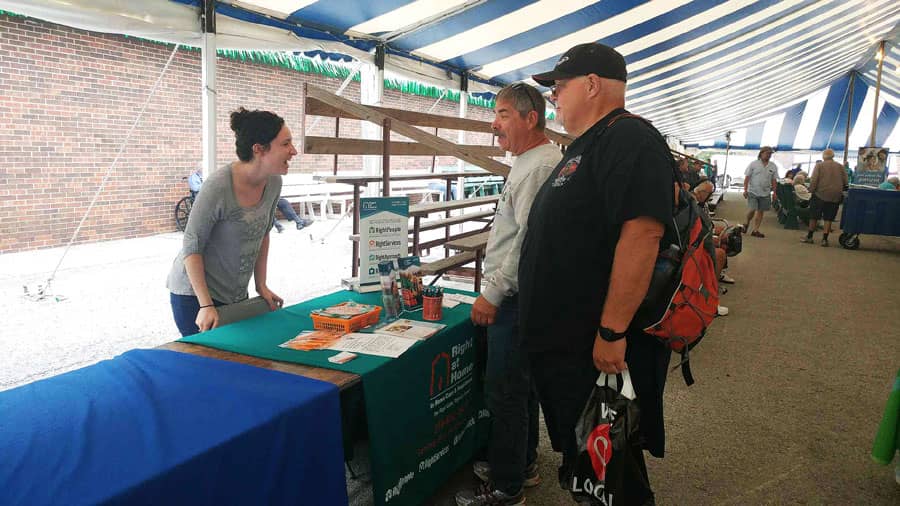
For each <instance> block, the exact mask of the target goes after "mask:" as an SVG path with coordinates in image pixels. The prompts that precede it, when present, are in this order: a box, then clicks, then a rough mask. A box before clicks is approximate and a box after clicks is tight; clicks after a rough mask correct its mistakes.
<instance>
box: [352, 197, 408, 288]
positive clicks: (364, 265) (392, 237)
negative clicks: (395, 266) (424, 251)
mask: <svg viewBox="0 0 900 506" xmlns="http://www.w3.org/2000/svg"><path fill="white" fill-rule="evenodd" d="M408 229H409V197H372V198H363V199H360V204H359V285H360V286H363V285H375V284H378V262H380V261H382V260H393V259H395V258H400V257H405V256H407V255H408V251H409V250H408V248H409V244H408V243H409V239H408V235H407V234H408Z"/></svg>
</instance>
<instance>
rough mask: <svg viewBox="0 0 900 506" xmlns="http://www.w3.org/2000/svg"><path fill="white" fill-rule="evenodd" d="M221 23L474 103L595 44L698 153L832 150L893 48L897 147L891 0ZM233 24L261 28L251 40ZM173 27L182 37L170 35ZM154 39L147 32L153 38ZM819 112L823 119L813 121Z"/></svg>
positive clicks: (898, 54) (887, 66) (899, 12)
mask: <svg viewBox="0 0 900 506" xmlns="http://www.w3.org/2000/svg"><path fill="white" fill-rule="evenodd" d="M199 5H200V2H199V0H145V1H143V2H120V1H118V0H67V2H64V3H63V2H58V1H56V0H0V9H3V8H8V9H9V10H11V11H13V12H20V13H23V14H28V15H35V14H34V13H36V14H38V15H37V16H36V17H42V16H43V19H48V17H47V16H50V15H51V14H52V13H54V12H57V13H66V14H68V16H65V15H60V16H58V19H49V20H50V21H55V22H64V21H65V19H72V18H73V17H76V16H72V15H71V13H72V11H77V12H78V16H77V18H79V19H84V18H87V17H91V16H94V17H95V18H96V19H98V20H108V19H113V18H116V19H118V20H119V24H120V25H121V27H120V28H118V29H121V30H123V31H122V32H121V33H128V30H129V29H131V27H134V26H135V25H137V24H143V25H153V23H155V22H156V21H155V20H156V19H161V20H163V21H164V23H163V22H160V23H159V30H158V31H159V32H161V33H165V34H167V35H172V37H170V39H172V38H174V37H175V35H178V34H181V33H182V31H184V24H179V23H176V20H175V19H174V18H175V17H176V16H177V11H183V14H182V17H185V18H190V23H191V26H192V27H196V26H198V22H197V17H196V14H197V12H196V11H197V7H199ZM4 6H6V7H4ZM35 6H39V7H35ZM173 6H177V9H176V8H174V7H173ZM23 10H24V11H23ZM126 11H127V12H126ZM217 13H218V18H217V23H218V24H219V26H220V29H221V31H220V32H219V33H220V36H221V35H224V36H222V37H219V38H222V39H227V41H228V43H232V42H234V40H235V39H239V38H240V37H241V36H243V37H244V39H245V40H246V42H247V49H258V48H259V47H260V46H261V44H260V41H261V40H262V39H265V38H266V37H269V39H268V40H267V42H269V43H270V44H276V43H280V44H282V46H283V49H286V50H291V51H308V50H314V49H318V50H321V51H324V53H323V54H325V55H326V56H327V55H328V54H329V53H330V54H332V55H334V56H336V57H337V56H338V53H344V54H349V55H351V56H353V57H354V58H360V59H364V60H367V61H372V56H371V53H372V52H373V51H374V49H375V48H376V47H377V46H383V47H384V48H385V52H386V55H387V57H386V58H387V63H386V66H387V70H389V71H390V70H394V71H396V72H399V73H400V74H401V75H405V76H407V77H412V78H414V79H421V80H425V81H429V82H433V83H434V82H438V83H443V84H439V85H442V86H447V87H452V85H453V83H456V85H457V86H458V83H459V81H460V79H459V76H460V74H463V73H465V74H467V75H468V76H469V82H470V85H471V87H470V89H471V90H473V91H490V90H496V89H497V87H499V86H502V85H504V84H508V83H511V82H514V81H519V80H529V78H530V76H531V74H533V73H535V72H538V71H544V70H548V69H549V68H552V67H553V65H554V64H555V62H556V60H557V59H558V58H559V57H560V55H562V53H564V52H565V51H566V50H567V49H568V48H569V47H571V46H573V45H575V44H579V43H583V42H589V41H598V42H602V43H604V44H607V45H610V46H613V47H615V48H616V49H617V50H618V51H619V52H620V53H622V54H623V55H624V56H625V60H626V62H627V64H628V73H629V85H628V97H627V100H628V106H629V109H631V110H633V111H634V112H636V113H639V114H641V115H643V116H645V117H646V118H648V119H650V120H652V121H653V122H654V124H655V125H656V126H657V127H658V128H659V129H660V130H661V131H662V132H663V133H665V134H667V135H670V136H672V137H673V138H676V139H678V140H679V141H680V142H682V143H685V144H702V143H705V142H707V141H715V139H716V138H718V137H720V136H722V135H724V133H725V132H726V131H729V130H738V129H746V139H747V141H746V142H748V143H750V144H753V143H755V141H756V140H757V138H762V139H764V140H766V141H771V142H772V143H773V144H777V145H779V146H782V147H784V148H785V149H808V148H813V149H819V148H821V147H822V146H824V145H829V142H828V140H825V141H823V139H830V140H833V139H832V137H834V136H833V135H832V132H831V131H830V130H829V131H828V132H824V131H823V130H821V129H820V128H819V127H822V128H824V127H823V125H827V123H828V118H829V115H830V114H831V113H832V112H833V111H837V110H838V109H836V108H834V107H832V106H833V101H834V100H833V99H834V96H833V93H834V94H840V91H841V89H842V87H844V84H843V83H844V81H845V80H847V78H848V76H849V75H850V73H851V72H854V71H855V72H857V73H858V77H859V79H858V84H860V85H862V84H865V85H867V86H868V88H871V87H873V86H874V84H875V81H876V80H877V75H876V74H877V62H876V61H875V58H874V57H875V53H876V50H877V48H878V46H879V43H880V41H886V42H887V44H886V45H887V50H886V51H885V53H886V54H885V57H884V69H883V75H882V80H881V84H882V93H881V94H880V97H879V99H882V98H883V99H884V101H885V104H887V105H884V106H882V105H881V104H879V113H878V114H879V120H878V121H879V128H878V137H879V138H881V137H883V138H884V139H885V142H890V141H892V140H894V139H895V138H896V135H895V134H894V130H895V125H896V110H897V109H896V108H897V107H900V73H898V68H897V67H898V64H900V49H898V46H897V43H898V40H900V2H898V1H897V0H658V1H649V0H600V1H597V0H240V1H238V0H219V2H218V6H217ZM163 14H164V15H163ZM97 23H99V21H96V22H95V23H94V25H92V26H95V25H96V24H97ZM236 23H237V24H243V25H248V26H254V27H256V30H255V31H252V32H251V31H249V30H244V31H242V30H240V29H239V28H238V27H237V26H236ZM143 25H142V26H143ZM172 26H177V27H178V28H179V30H181V31H176V32H175V33H174V35H173V34H172ZM261 26H262V27H264V28H265V29H261V28H259V27H261ZM152 28H153V27H152V26H151V27H150V28H147V29H145V30H144V32H143V33H142V34H137V35H141V36H151V38H152V36H153V35H154V34H155V32H153V31H152ZM142 29H143V28H142ZM191 29H192V30H198V28H191ZM167 30H168V31H167ZM223 32H227V33H223ZM245 33H251V35H245ZM267 33H268V34H270V35H266V34H267ZM193 35H194V36H195V38H196V33H194V34H193ZM228 36H231V38H229V37H228ZM160 37H161V36H160V35H159V34H157V40H160ZM170 41H171V40H170ZM286 41H287V43H285V42H286ZM232 47H233V46H232ZM844 89H845V87H844ZM860 89H861V90H866V91H865V94H864V95H862V98H858V95H859V94H860V93H862V92H859V93H857V92H854V96H853V100H857V99H859V100H862V104H860V105H861V107H862V109H861V110H860V111H859V113H858V118H856V122H855V124H859V125H861V124H862V123H864V122H863V121H862V120H863V118H864V116H865V114H869V116H870V120H871V114H872V112H868V113H866V112H865V108H866V103H867V101H871V102H870V103H869V105H870V106H874V96H873V97H871V99H870V98H869V96H870V92H869V91H867V88H866V87H865V86H860ZM801 104H805V105H801ZM819 107H821V108H822V113H821V115H820V119H821V120H822V121H819V120H817V119H815V118H813V116H814V115H811V114H810V113H809V111H807V109H816V108H819ZM873 109H874V107H870V111H871V110H873ZM782 113H783V114H782ZM854 115H857V113H856V112H854ZM882 115H883V116H884V118H883V123H884V125H886V126H885V127H884V128H882V126H881V124H882ZM772 116H778V117H782V118H783V119H781V120H776V119H771V117H772ZM892 118H893V119H894V124H893V125H891V119H892ZM777 121H781V124H780V126H778V125H776V123H777ZM832 123H833V122H832ZM839 123H840V122H839ZM813 124H815V125H816V128H815V129H814V132H813V133H809V132H810V130H809V128H808V127H811V125H813ZM791 128H796V131H793V130H791ZM804 128H805V129H804ZM842 128H845V127H843V126H841V125H838V126H837V127H835V131H836V132H838V131H841V129H842ZM863 130H864V129H862V127H861V126H859V127H858V128H857V127H856V126H854V127H853V132H852V134H851V135H852V136H854V139H853V141H855V140H856V137H855V136H856V135H857V131H858V132H859V134H858V135H859V137H865V136H866V134H865V133H863ZM835 135H836V134H835ZM792 139H793V140H792ZM840 142H841V143H842V142H843V141H840ZM750 144H748V146H749V145H750ZM830 145H831V146H832V147H836V146H837V144H835V143H834V142H831V143H830ZM804 146H805V147H804ZM891 148H892V150H893V151H897V150H900V145H898V144H896V143H894V144H891Z"/></svg>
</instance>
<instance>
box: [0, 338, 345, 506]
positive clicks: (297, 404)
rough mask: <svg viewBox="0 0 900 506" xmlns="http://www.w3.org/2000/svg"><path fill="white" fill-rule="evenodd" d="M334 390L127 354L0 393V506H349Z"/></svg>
mask: <svg viewBox="0 0 900 506" xmlns="http://www.w3.org/2000/svg"><path fill="white" fill-rule="evenodd" d="M339 402H340V401H339V398H338V390H337V388H336V387H335V386H334V385H331V384H329V383H325V382H321V381H317V380H312V379H309V378H304V377H302V376H296V375H291V374H285V373H280V372H275V371H269V370H265V369H260V368H256V367H251V366H246V365H242V364H236V363H231V362H225V361H221V360H214V359H209V358H205V357H198V356H193V355H188V354H183V353H177V352H173V351H166V350H134V351H129V352H127V353H125V354H123V355H120V356H118V357H116V358H114V359H112V360H107V361H104V362H100V363H98V364H96V365H93V366H90V367H86V368H84V369H80V370H77V371H73V372H70V373H67V374H63V375H60V376H56V377H53V378H49V379H46V380H42V381H38V382H35V383H32V384H30V385H26V386H23V387H20V388H16V389H13V390H9V391H6V392H0V504H3V505H6V506H10V505H20V504H21V505H28V506H35V505H42V504H65V505H76V504H96V503H101V502H106V503H122V504H125V503H127V504H293V505H307V504H308V505H332V504H346V502H347V494H346V484H345V480H344V470H343V461H342V456H343V451H342V443H341V433H340V427H341V426H340V404H339Z"/></svg>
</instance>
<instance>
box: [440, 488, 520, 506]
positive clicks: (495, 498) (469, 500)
mask: <svg viewBox="0 0 900 506" xmlns="http://www.w3.org/2000/svg"><path fill="white" fill-rule="evenodd" d="M522 504H525V489H524V488H523V489H522V490H519V492H518V493H517V494H514V495H509V494H507V493H505V492H503V491H500V490H497V489H495V488H493V487H491V486H490V485H488V484H482V486H481V487H479V488H478V489H476V490H463V491H460V492H457V493H456V506H520V505H522Z"/></svg>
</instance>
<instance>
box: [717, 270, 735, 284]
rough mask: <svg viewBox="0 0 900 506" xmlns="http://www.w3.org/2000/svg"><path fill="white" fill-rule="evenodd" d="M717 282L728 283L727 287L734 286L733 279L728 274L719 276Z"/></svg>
mask: <svg viewBox="0 0 900 506" xmlns="http://www.w3.org/2000/svg"><path fill="white" fill-rule="evenodd" d="M719 281H721V282H723V283H728V284H729V285H733V284H734V278H732V277H731V276H729V275H728V274H725V273H724V272H723V273H722V275H720V276H719Z"/></svg>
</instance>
